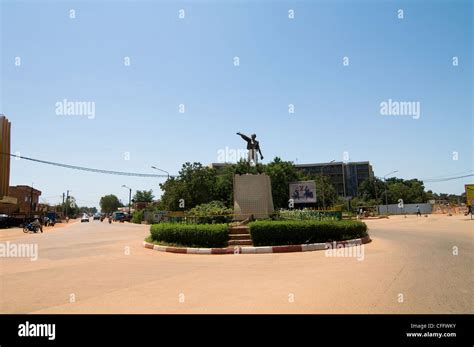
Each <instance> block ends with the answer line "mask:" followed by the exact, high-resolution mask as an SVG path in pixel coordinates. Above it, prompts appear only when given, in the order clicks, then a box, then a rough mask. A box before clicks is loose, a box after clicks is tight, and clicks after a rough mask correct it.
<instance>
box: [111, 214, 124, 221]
mask: <svg viewBox="0 0 474 347" xmlns="http://www.w3.org/2000/svg"><path fill="white" fill-rule="evenodd" d="M112 220H113V221H114V222H122V221H124V220H125V213H123V212H114V213H113V214H112Z"/></svg>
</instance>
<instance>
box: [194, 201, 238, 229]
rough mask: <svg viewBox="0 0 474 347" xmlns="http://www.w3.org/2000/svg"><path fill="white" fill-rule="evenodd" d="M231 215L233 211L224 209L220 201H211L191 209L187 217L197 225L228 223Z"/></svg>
mask: <svg viewBox="0 0 474 347" xmlns="http://www.w3.org/2000/svg"><path fill="white" fill-rule="evenodd" d="M233 213H234V211H233V210H232V209H231V208H228V207H226V206H225V205H224V203H223V202H222V201H211V202H209V203H206V204H201V205H198V206H196V207H194V208H192V209H191V210H190V211H189V212H188V213H187V216H190V217H191V218H190V220H191V221H192V222H195V223H198V224H208V223H229V222H231V221H232V217H233V216H232V214H233Z"/></svg>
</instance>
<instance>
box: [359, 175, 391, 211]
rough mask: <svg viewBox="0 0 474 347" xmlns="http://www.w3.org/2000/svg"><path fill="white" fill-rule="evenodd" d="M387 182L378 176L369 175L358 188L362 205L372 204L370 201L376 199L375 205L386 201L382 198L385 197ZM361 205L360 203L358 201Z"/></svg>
mask: <svg viewBox="0 0 474 347" xmlns="http://www.w3.org/2000/svg"><path fill="white" fill-rule="evenodd" d="M384 192H385V183H384V182H383V181H382V180H381V179H380V178H378V177H369V178H367V179H366V180H365V181H363V182H362V183H361V184H360V185H359V188H358V193H359V196H358V198H359V199H360V201H362V202H361V203H360V206H363V205H366V206H369V205H371V204H369V203H368V201H370V200H371V201H374V202H375V203H374V205H378V204H382V203H384V202H383V201H382V198H383V197H384ZM357 204H358V205H359V203H357Z"/></svg>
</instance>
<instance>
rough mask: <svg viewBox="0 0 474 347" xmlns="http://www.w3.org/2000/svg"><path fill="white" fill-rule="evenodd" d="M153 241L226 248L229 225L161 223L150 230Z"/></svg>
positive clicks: (186, 245) (185, 245)
mask: <svg viewBox="0 0 474 347" xmlns="http://www.w3.org/2000/svg"><path fill="white" fill-rule="evenodd" d="M150 232H151V240H150V241H155V242H158V243H160V242H163V243H166V244H170V245H176V246H184V247H205V248H212V247H226V246H227V240H228V239H229V235H228V231H227V224H179V223H160V224H153V225H152V226H151V228H150Z"/></svg>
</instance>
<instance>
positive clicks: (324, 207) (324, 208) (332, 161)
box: [321, 159, 335, 210]
mask: <svg viewBox="0 0 474 347" xmlns="http://www.w3.org/2000/svg"><path fill="white" fill-rule="evenodd" d="M334 161H335V160H334V159H333V160H331V161H330V162H329V163H327V164H326V165H323V166H321V188H322V190H323V210H326V202H325V201H324V182H323V169H324V168H325V167H326V166H329V164H332V163H334Z"/></svg>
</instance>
